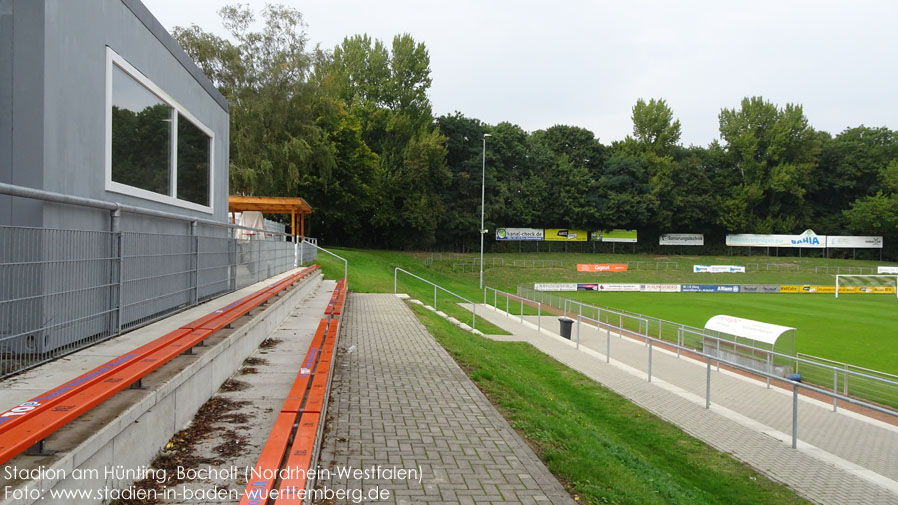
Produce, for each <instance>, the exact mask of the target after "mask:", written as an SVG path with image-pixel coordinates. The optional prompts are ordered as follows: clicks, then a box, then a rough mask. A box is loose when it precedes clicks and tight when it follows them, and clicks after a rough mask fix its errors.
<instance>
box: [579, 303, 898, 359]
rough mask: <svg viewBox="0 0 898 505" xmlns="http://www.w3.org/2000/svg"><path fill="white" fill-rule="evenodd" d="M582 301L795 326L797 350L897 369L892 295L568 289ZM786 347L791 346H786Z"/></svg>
mask: <svg viewBox="0 0 898 505" xmlns="http://www.w3.org/2000/svg"><path fill="white" fill-rule="evenodd" d="M570 295H572V296H571V298H575V299H578V300H582V301H583V302H585V303H590V304H595V305H603V306H607V307H612V308H618V309H625V310H629V311H632V312H637V313H640V314H647V315H651V316H654V317H657V318H660V319H666V320H668V321H674V322H678V323H683V324H688V325H690V326H695V327H698V328H701V327H703V326H704V324H705V322H707V321H708V319H710V318H711V317H712V316H714V315H717V314H727V315H730V316H736V317H744V318H747V319H754V320H758V321H764V322H768V323H773V324H779V325H783V326H791V327H793V328H796V329H797V332H796V338H795V345H796V348H797V350H798V351H799V352H803V353H805V354H812V355H814V356H820V357H823V358H828V359H832V360H837V361H842V362H847V363H851V364H855V365H860V366H864V367H867V368H873V369H877V370H881V371H883V372H888V373H898V300H896V299H895V296H893V295H843V296H842V297H840V298H839V299H836V298H835V297H834V296H833V295H823V294H820V295H817V294H814V295H801V294H762V293H738V294H735V293H733V294H729V293H587V292H578V293H570ZM790 351H791V349H790Z"/></svg>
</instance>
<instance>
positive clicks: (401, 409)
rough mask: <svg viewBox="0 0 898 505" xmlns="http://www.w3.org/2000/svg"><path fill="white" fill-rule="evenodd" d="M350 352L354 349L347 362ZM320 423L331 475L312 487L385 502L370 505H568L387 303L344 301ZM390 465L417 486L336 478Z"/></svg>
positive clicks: (491, 412) (458, 373)
mask: <svg viewBox="0 0 898 505" xmlns="http://www.w3.org/2000/svg"><path fill="white" fill-rule="evenodd" d="M351 346H355V347H356V349H355V350H354V351H353V352H352V353H347V352H346V350H347V349H348V348H349V347H351ZM328 417H330V420H329V426H330V431H329V432H328V433H327V436H326V437H325V440H324V443H323V446H322V450H321V457H320V464H321V466H322V467H323V468H327V469H330V470H331V471H332V472H334V474H333V476H332V478H331V479H330V480H322V481H320V482H319V486H326V487H328V488H330V489H334V490H339V489H363V490H365V491H367V490H368V489H372V488H374V487H375V486H377V485H379V486H380V488H381V489H387V490H389V491H390V492H391V497H390V498H389V499H388V500H386V501H377V502H376V503H393V504H402V503H431V504H435V503H447V504H453V505H455V504H469V503H476V504H484V503H491V502H492V503H540V504H545V503H553V504H564V505H574V504H575V502H574V500H573V499H571V498H570V495H568V494H567V492H566V491H565V490H564V488H563V487H562V485H561V484H560V483H559V482H558V480H557V479H555V477H553V476H552V475H551V473H549V471H548V470H547V469H546V467H545V465H543V464H542V462H541V461H539V458H537V457H536V455H535V454H534V453H533V451H532V450H530V448H529V446H527V444H526V443H524V442H523V440H521V439H520V437H519V436H518V435H517V433H515V432H514V430H513V429H512V428H511V426H509V424H508V423H507V422H506V421H505V419H504V418H502V416H501V414H499V412H498V411H497V410H496V409H495V408H494V407H493V406H492V404H490V402H489V400H487V398H486V397H485V396H484V395H483V394H482V393H481V392H480V390H478V389H477V387H476V386H475V385H474V383H473V382H471V380H470V379H468V377H467V375H465V373H464V372H463V371H462V370H461V369H460V368H459V367H458V365H457V364H456V363H455V361H453V360H452V358H451V356H449V354H448V353H447V352H446V351H445V350H444V349H443V348H442V347H441V346H440V345H439V344H438V343H437V342H436V341H435V340H434V338H433V337H432V336H431V335H430V334H428V333H427V330H426V328H424V326H423V325H422V324H421V323H420V322H419V321H418V320H417V318H416V317H415V315H414V314H413V313H412V311H411V310H410V309H409V308H408V307H407V306H406V305H405V304H404V303H403V302H402V301H401V300H400V299H399V298H397V297H396V296H394V295H392V294H388V295H380V294H356V293H352V294H350V295H349V296H348V298H347V301H346V306H345V307H344V315H343V326H342V329H341V337H340V342H339V349H338V355H337V364H336V369H335V371H334V378H333V384H332V388H331V399H330V404H329V407H328ZM394 464H395V465H397V466H399V467H401V468H405V469H414V470H415V471H417V470H419V469H420V471H421V478H420V481H419V480H414V479H413V480H408V479H393V480H389V479H386V480H385V479H377V478H376V476H375V477H373V478H367V479H366V478H362V479H360V480H351V479H348V478H343V477H339V476H338V475H337V473H336V472H338V470H339V469H340V468H349V467H352V468H353V469H355V468H361V469H366V468H371V467H372V466H374V467H376V466H377V465H380V466H381V467H389V468H392V466H393V465H394ZM334 503H335V504H339V503H352V501H351V500H347V501H344V502H341V501H339V500H337V501H335V502H334ZM362 503H374V502H368V501H363V502H362Z"/></svg>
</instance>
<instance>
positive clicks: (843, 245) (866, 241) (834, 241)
mask: <svg viewBox="0 0 898 505" xmlns="http://www.w3.org/2000/svg"><path fill="white" fill-rule="evenodd" d="M882 244H883V242H882V237H874V236H839V235H828V236H827V237H826V247H832V248H838V249H882Z"/></svg>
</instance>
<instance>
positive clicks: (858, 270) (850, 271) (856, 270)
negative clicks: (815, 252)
mask: <svg viewBox="0 0 898 505" xmlns="http://www.w3.org/2000/svg"><path fill="white" fill-rule="evenodd" d="M814 273H818V274H820V273H823V274H837V275H838V274H845V275H874V274H876V268H875V267H841V266H839V267H833V266H819V267H814Z"/></svg>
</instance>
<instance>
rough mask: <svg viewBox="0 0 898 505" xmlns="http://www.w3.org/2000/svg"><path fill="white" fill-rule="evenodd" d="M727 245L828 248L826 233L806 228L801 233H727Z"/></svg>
mask: <svg viewBox="0 0 898 505" xmlns="http://www.w3.org/2000/svg"><path fill="white" fill-rule="evenodd" d="M726 245H728V246H731V247H805V248H808V247H809V248H812V249H825V248H826V235H817V234H816V233H814V232H813V231H812V230H805V231H804V233H802V234H801V235H755V234H750V233H744V234H727V237H726Z"/></svg>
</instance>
